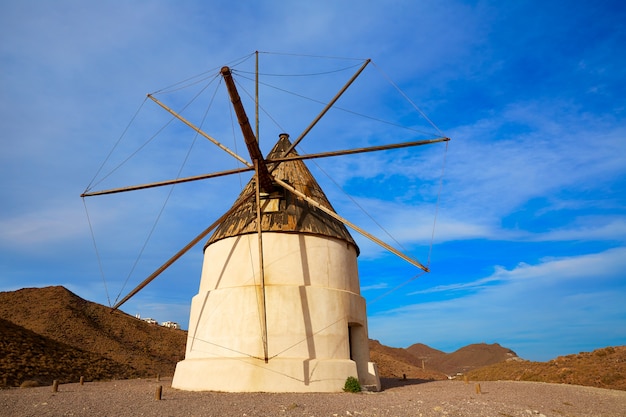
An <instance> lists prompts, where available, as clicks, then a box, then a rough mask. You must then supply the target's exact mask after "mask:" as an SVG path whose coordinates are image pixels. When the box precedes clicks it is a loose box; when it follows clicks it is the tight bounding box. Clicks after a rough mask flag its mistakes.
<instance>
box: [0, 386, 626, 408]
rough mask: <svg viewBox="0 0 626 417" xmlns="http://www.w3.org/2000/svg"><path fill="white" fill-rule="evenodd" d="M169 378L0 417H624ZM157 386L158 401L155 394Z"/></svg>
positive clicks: (570, 403) (557, 404)
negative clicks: (224, 387)
mask: <svg viewBox="0 0 626 417" xmlns="http://www.w3.org/2000/svg"><path fill="white" fill-rule="evenodd" d="M170 382H171V380H170V379H161V381H158V382H157V381H156V380H149V379H137V380H126V381H110V382H89V383H85V384H84V385H80V384H78V383H76V384H65V385H60V386H59V388H58V392H52V387H37V388H13V389H6V390H0V416H12V417H20V416H118V417H125V416H198V417H199V416H242V417H243V416H307V417H309V416H331V417H336V416H399V417H403V416H411V417H415V416H462V417H470V416H472V417H473V416H494V417H513V416H526V417H532V416H546V417H551V416H559V417H562V416H571V417H584V416H602V417H613V416H615V417H617V416H619V417H626V391H616V390H606V389H599V388H590V387H581V386H573V385H560V384H545V383H537V382H510V381H498V382H480V391H481V393H477V392H476V388H477V387H476V384H477V383H476V382H470V383H469V384H465V383H464V382H462V381H437V382H425V383H418V381H411V380H408V381H393V380H385V381H384V382H383V387H384V390H383V391H382V392H377V393H360V394H350V393H338V394H267V393H236V394H235V393H218V392H186V391H179V390H175V389H172V388H171V387H170ZM159 386H162V397H161V398H162V399H161V400H157V399H156V398H155V397H156V395H155V394H156V391H157V389H158V387H159Z"/></svg>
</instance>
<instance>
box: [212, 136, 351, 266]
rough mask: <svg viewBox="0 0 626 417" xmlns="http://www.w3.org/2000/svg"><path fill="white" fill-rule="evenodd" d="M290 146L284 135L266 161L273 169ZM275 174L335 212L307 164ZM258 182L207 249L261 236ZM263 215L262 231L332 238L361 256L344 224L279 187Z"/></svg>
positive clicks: (292, 164) (265, 199)
mask: <svg viewBox="0 0 626 417" xmlns="http://www.w3.org/2000/svg"><path fill="white" fill-rule="evenodd" d="M290 146H291V142H290V141H289V135H287V134H281V135H280V138H279V140H278V142H277V143H276V145H275V146H274V148H273V149H272V150H271V152H270V153H269V154H268V156H267V158H266V161H267V162H268V166H269V167H270V169H271V167H272V164H271V162H270V161H271V160H272V159H273V158H279V157H283V156H286V155H283V154H284V152H285V151H286V150H287V149H288V148H289V147H290ZM293 155H297V152H296V151H295V149H294V150H292V151H291V152H290V153H289V156H293ZM272 175H273V176H274V177H275V178H277V179H280V180H283V181H285V182H286V183H288V184H290V185H291V186H292V187H294V188H295V189H296V190H298V191H300V192H301V193H303V194H305V195H306V196H307V197H310V198H311V199H313V200H315V201H317V202H318V203H319V204H320V205H322V206H324V207H326V208H329V209H331V210H333V211H334V209H333V207H332V205H331V204H330V202H329V201H328V199H327V198H326V195H325V194H324V192H323V191H322V189H321V187H320V186H319V184H318V183H317V181H315V178H313V175H312V174H311V172H310V171H309V169H308V168H307V167H306V165H305V164H304V162H303V161H301V160H294V161H286V162H282V163H280V164H279V165H278V166H277V167H276V168H275V169H274V170H273V171H272ZM255 179H256V177H252V179H251V180H250V182H248V184H247V185H246V186H245V187H244V189H243V191H242V192H241V194H240V195H239V197H238V199H237V200H236V202H235V205H236V204H237V203H238V202H240V200H241V199H242V198H245V196H248V195H250V194H251V193H252V196H251V197H248V198H247V201H246V202H244V203H243V204H242V205H241V206H239V208H238V209H237V210H235V211H234V212H233V213H232V214H231V215H230V216H229V217H228V218H226V220H224V221H223V222H222V223H221V224H220V225H219V226H218V227H217V229H216V230H215V232H214V233H213V235H212V236H211V237H210V238H209V240H208V241H207V243H206V245H205V247H206V246H208V245H210V244H212V243H214V242H217V241H218V240H221V239H225V238H227V237H232V236H239V235H244V234H249V233H257V224H256V199H255V194H254V190H255V187H256V185H255ZM261 212H262V215H261V230H262V231H263V232H282V233H304V234H312V235H322V236H328V237H332V238H336V239H340V240H343V241H345V242H347V243H349V244H351V245H354V247H355V249H356V251H357V254H358V253H359V248H358V246H357V245H356V243H355V241H354V239H353V238H352V236H351V235H350V233H349V232H348V229H346V227H345V226H344V224H343V223H342V222H340V221H338V220H336V219H334V218H333V217H330V216H329V215H328V214H326V213H324V212H323V211H321V210H320V209H318V208H316V207H313V206H311V205H310V204H309V203H308V202H306V201H304V200H303V199H301V198H298V197H297V196H295V195H293V194H291V193H290V192H289V191H287V190H284V189H283V188H282V187H280V186H277V191H275V192H273V193H271V194H269V195H263V196H262V198H261Z"/></svg>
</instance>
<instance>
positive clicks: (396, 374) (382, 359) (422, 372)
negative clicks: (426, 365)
mask: <svg viewBox="0 0 626 417" xmlns="http://www.w3.org/2000/svg"><path fill="white" fill-rule="evenodd" d="M369 345H370V358H371V360H372V362H375V363H376V364H377V365H378V372H379V374H380V376H381V377H382V378H396V379H404V378H406V379H418V380H428V381H436V380H443V379H446V378H447V377H446V375H445V374H443V373H442V372H438V371H436V370H432V369H423V368H422V361H421V359H419V358H417V357H415V356H413V355H411V354H410V353H409V352H408V351H407V350H406V349H402V348H392V347H389V346H385V345H382V344H380V342H378V341H377V340H370V344H369Z"/></svg>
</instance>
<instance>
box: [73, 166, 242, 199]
mask: <svg viewBox="0 0 626 417" xmlns="http://www.w3.org/2000/svg"><path fill="white" fill-rule="evenodd" d="M253 169H254V168H252V167H247V168H236V169H229V170H225V171H219V172H213V173H211V174H203V175H195V176H193V177H184V178H177V179H175V180H167V181H159V182H151V183H148V184H140V185H130V186H127V187H120V188H111V189H109V190H101V191H92V192H84V193H82V194H81V195H80V196H81V197H93V196H96V195H105V194H116V193H124V192H126V191H135V190H144V189H146V188H155V187H163V186H165V185H174V184H181V183H184V182H192V181H198V180H206V179H208V178H216V177H223V176H226V175H232V174H240V173H242V172H248V171H252V170H253Z"/></svg>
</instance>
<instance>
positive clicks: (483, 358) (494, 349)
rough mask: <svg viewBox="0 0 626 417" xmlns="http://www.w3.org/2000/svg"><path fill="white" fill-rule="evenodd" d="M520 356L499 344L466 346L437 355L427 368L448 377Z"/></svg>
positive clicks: (428, 362) (431, 359)
mask: <svg viewBox="0 0 626 417" xmlns="http://www.w3.org/2000/svg"><path fill="white" fill-rule="evenodd" d="M517 358H518V356H517V354H516V353H515V352H513V351H512V350H511V349H507V348H504V347H502V346H500V345H499V344H498V343H493V344H490V345H489V344H486V343H477V344H472V345H467V346H464V347H462V348H460V349H458V350H456V351H454V352H452V353H448V354H445V355H436V356H434V357H431V358H430V359H429V360H428V361H427V362H426V368H429V369H436V370H438V371H440V372H443V373H445V374H447V375H456V374H457V373H467V372H468V371H470V370H472V369H476V368H480V367H483V366H487V365H491V364H494V363H499V362H504V361H507V360H511V359H517Z"/></svg>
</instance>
